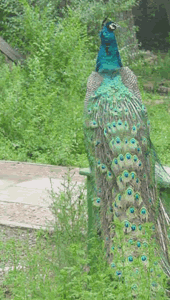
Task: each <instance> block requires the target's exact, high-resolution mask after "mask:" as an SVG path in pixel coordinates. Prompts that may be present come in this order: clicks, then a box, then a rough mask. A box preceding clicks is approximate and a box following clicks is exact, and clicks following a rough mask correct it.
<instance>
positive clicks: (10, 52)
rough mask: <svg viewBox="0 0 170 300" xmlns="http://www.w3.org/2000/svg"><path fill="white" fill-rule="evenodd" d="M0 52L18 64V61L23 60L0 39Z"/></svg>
mask: <svg viewBox="0 0 170 300" xmlns="http://www.w3.org/2000/svg"><path fill="white" fill-rule="evenodd" d="M0 50H1V51H2V52H3V53H4V54H5V55H6V56H7V57H8V58H9V59H11V60H12V61H14V62H16V63H17V62H18V61H19V60H24V59H25V57H24V56H23V55H21V54H20V53H19V52H18V51H16V50H15V49H13V48H12V47H11V46H10V45H9V44H8V43H7V42H5V41H4V39H3V38H2V37H0Z"/></svg>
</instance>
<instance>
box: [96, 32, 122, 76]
mask: <svg viewBox="0 0 170 300" xmlns="http://www.w3.org/2000/svg"><path fill="white" fill-rule="evenodd" d="M122 66H123V65H122V62H121V58H120V54H119V50H118V47H117V42H116V38H115V36H114V38H113V39H112V40H110V41H108V42H106V40H104V41H103V40H102V37H101V46H100V50H99V53H98V57H97V61H96V72H99V73H100V72H106V73H107V72H109V71H112V72H113V71H116V70H118V69H120V68H121V67H122Z"/></svg>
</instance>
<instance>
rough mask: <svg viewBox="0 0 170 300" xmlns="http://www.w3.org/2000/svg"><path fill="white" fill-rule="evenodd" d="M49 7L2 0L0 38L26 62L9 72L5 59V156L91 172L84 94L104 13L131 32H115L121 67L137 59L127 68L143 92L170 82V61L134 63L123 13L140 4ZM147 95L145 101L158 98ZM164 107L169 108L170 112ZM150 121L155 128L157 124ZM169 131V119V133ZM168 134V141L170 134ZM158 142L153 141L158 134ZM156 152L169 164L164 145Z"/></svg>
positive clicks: (1, 133) (0, 120) (0, 117)
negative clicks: (150, 83) (154, 81)
mask: <svg viewBox="0 0 170 300" xmlns="http://www.w3.org/2000/svg"><path fill="white" fill-rule="evenodd" d="M47 2H48V1H47V0H41V1H39V0H37V1H32V0H29V1H28V0H17V1H14V0H2V1H1V2H0V13H1V12H3V20H2V21H1V22H0V26H1V27H2V33H1V35H2V36H3V38H5V39H6V40H7V41H8V42H9V43H10V44H11V45H12V46H13V47H16V48H17V49H19V51H20V52H21V53H23V54H25V55H26V56H27V59H26V61H25V63H24V65H22V66H20V65H18V66H15V65H13V67H12V70H9V68H8V67H7V65H6V64H5V62H4V58H3V55H0V62H1V68H0V92H1V93H0V103H1V111H0V128H1V129H0V142H1V143H0V159H6V160H19V161H33V162H40V163H49V164H58V165H76V166H80V167H82V166H84V167H85V166H87V165H88V162H87V158H86V151H85V147H84V135H83V130H82V124H83V122H82V116H83V105H84V97H85V92H86V82H87V78H88V76H89V75H90V73H91V71H92V70H94V67H95V58H96V55H97V51H98V47H99V43H100V40H99V38H98V32H99V29H100V28H101V23H102V21H103V19H104V18H105V16H106V15H108V17H110V18H112V19H114V20H115V21H116V22H118V23H119V24H120V25H121V26H122V28H123V30H125V28H124V27H126V34H124V33H121V30H120V32H119V34H118V32H117V39H118V44H119V49H120V52H121V56H122V61H123V64H124V65H127V64H128V63H129V62H131V64H130V65H129V67H132V69H133V71H134V72H135V74H136V75H140V76H141V77H140V78H139V84H140V87H141V91H142V84H143V79H145V80H148V76H151V77H154V76H157V77H158V79H159V78H160V77H163V78H166V79H169V75H168V74H169V71H168V70H169V61H170V60H169V56H168V55H167V56H166V57H165V59H162V58H161V57H158V62H157V64H156V63H155V64H153V65H151V64H150V63H147V62H146V61H145V60H144V59H143V57H136V59H135V60H133V61H132V60H130V57H129V55H130V54H131V50H130V49H131V46H132V45H126V39H127V38H128V37H129V36H130V35H131V31H130V30H129V29H128V24H129V23H128V22H129V20H126V21H124V20H122V19H121V18H120V19H121V20H119V17H120V16H121V11H123V10H124V9H125V10H128V9H130V8H131V7H132V6H133V5H134V4H135V3H137V2H136V1H135V0H133V1H132V0H129V1H121V3H120V1H113V0H110V1H107V2H98V1H97V2H96V1H88V0H85V1H69V2H68V5H67V6H65V7H62V4H61V1H54V0H52V1H50V2H48V3H47ZM61 16H62V17H63V19H61ZM96 37H97V38H96ZM124 45H126V47H124ZM142 93H143V92H142ZM142 95H143V100H145V98H151V97H153V95H152V94H146V93H145V94H142ZM156 97H157V95H156ZM166 108H167V107H165V106H164V107H163V111H164V112H166V115H167V111H166ZM148 110H149V108H148ZM155 113H156V111H155ZM152 116H153V117H154V115H153V114H151V117H150V120H151V125H152V123H154V124H155V125H156V123H155V122H154V120H153V119H152ZM158 117H159V116H158V115H157V118H158ZM167 117H168V115H167ZM159 124H160V122H159ZM155 125H153V126H155ZM153 126H152V128H153ZM168 128H169V127H168V126H167V124H166V122H164V129H165V131H166V133H168V130H169V129H168ZM153 132H154V131H153ZM151 134H152V132H151ZM156 134H157V136H156V143H157V141H159V140H160V139H158V138H157V137H158V136H160V135H161V132H160V130H159V128H158V127H157V132H156ZM166 136H167V140H168V137H169V133H168V134H166ZM152 137H153V138H152V140H153V141H154V139H155V137H154V134H153V135H152ZM161 144H162V145H165V143H161ZM157 150H158V152H159V153H158V154H159V156H162V158H163V159H164V157H165V156H164V154H165V151H164V150H165V149H164V146H161V147H158V148H157ZM160 151H161V153H160ZM166 151H167V147H166ZM167 153H168V152H167ZM168 156H169V153H168V154H167V156H166V159H165V160H163V162H164V161H165V163H166V164H167V162H169V158H168Z"/></svg>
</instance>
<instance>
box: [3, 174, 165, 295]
mask: <svg viewBox="0 0 170 300" xmlns="http://www.w3.org/2000/svg"><path fill="white" fill-rule="evenodd" d="M63 186H64V190H63V191H62V192H61V193H59V194H58V195H56V194H54V192H53V191H52V192H51V196H52V197H53V200H54V201H53V207H52V211H53V213H54V216H55V217H56V224H55V226H54V231H53V232H52V233H49V232H48V231H43V230H38V231H37V232H36V231H35V232H31V231H30V230H28V231H24V230H21V229H18V231H17V230H16V229H13V230H12V229H11V230H12V233H11V231H10V230H9V229H8V228H6V229H5V228H4V229H3V230H2V228H1V232H0V254H1V255H0V268H3V267H5V266H7V265H8V266H14V267H15V268H14V270H11V271H9V272H7V273H6V275H5V276H4V277H3V282H1V283H0V299H1V300H5V299H13V300H25V299H32V300H39V299H50V300H56V299H59V300H60V299H61V300H62V299H71V300H74V299H81V300H88V299H89V300H90V299H96V300H101V299H105V300H110V299H113V300H114V299H115V300H116V299H119V300H123V299H134V298H133V296H132V294H133V293H135V291H136V290H135V286H134V284H137V285H138V298H137V299H144V300H146V299H151V297H150V292H151V290H150V281H151V282H152V278H151V273H150V272H146V270H145V271H144V269H143V267H142V266H141V262H140V261H139V260H137V261H136V262H134V265H133V266H131V265H129V264H126V263H125V264H124V265H123V272H124V274H125V277H122V278H120V279H119V277H118V276H117V275H115V270H114V268H110V266H109V265H108V264H107V262H106V259H105V251H104V245H103V242H102V241H101V239H100V238H99V237H98V236H96V235H95V233H94V237H93V238H92V239H91V250H90V252H89V253H88V252H87V244H88V238H87V207H86V196H85V195H84V188H85V187H84V185H82V186H80V187H79V191H78V192H77V193H76V196H75V194H74V190H73V183H72V178H71V177H70V173H69V172H68V175H67V178H66V180H65V181H64V183H63ZM74 188H75V187H74ZM73 199H74V201H73ZM116 227H117V234H118V233H119V234H120V236H119V234H118V235H117V238H115V239H114V243H115V244H114V245H115V252H114V260H115V261H116V262H118V261H119V263H121V259H120V258H121V256H122V257H123V255H124V254H123V239H124V234H123V231H122V225H121V224H119V222H117V223H116ZM145 237H146V239H145V242H147V243H148V248H147V249H148V250H149V263H150V267H151V266H152V265H153V262H154V261H155V259H156V258H155V254H153V253H154V250H153V249H154V248H151V245H152V242H151V241H150V234H149V231H148V230H147V234H146V236H145ZM117 244H118V245H119V246H120V245H121V246H122V250H119V251H117V250H116V245H117ZM130 247H133V246H132V245H130V244H129V248H128V249H126V250H127V251H129V250H130ZM126 256H127V254H126ZM158 260H159V259H158ZM19 264H20V265H21V266H23V267H25V268H22V269H20V270H19V269H17V266H18V265H19ZM121 265H122V263H121ZM134 267H137V268H138V269H139V272H141V276H139V275H137V274H136V277H131V276H130V271H131V270H132V269H133V268H134ZM153 268H154V271H156V268H157V267H156V266H154V265H153ZM159 273H160V271H159ZM133 276H134V275H133ZM138 276H139V277H138ZM125 278H126V283H125V281H124V280H125ZM157 280H158V282H159V283H160V284H163V286H164V287H165V276H164V275H163V274H162V277H160V278H159V279H157ZM131 285H133V286H134V289H132V288H131ZM162 297H163V298H162ZM154 299H166V296H165V295H163V292H162V290H160V291H157V293H156V296H155V298H154Z"/></svg>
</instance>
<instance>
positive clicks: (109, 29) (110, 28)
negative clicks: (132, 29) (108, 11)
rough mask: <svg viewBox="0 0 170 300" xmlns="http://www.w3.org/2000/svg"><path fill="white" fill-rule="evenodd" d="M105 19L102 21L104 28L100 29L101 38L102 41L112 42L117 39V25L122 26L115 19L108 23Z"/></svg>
mask: <svg viewBox="0 0 170 300" xmlns="http://www.w3.org/2000/svg"><path fill="white" fill-rule="evenodd" d="M105 20H106V19H105ZM105 20H104V21H103V23H102V30H101V31H100V38H101V41H102V43H111V42H113V41H114V40H115V33H114V31H115V30H116V28H117V27H120V26H119V25H118V24H116V23H115V22H113V21H109V22H107V23H106V22H105Z"/></svg>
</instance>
